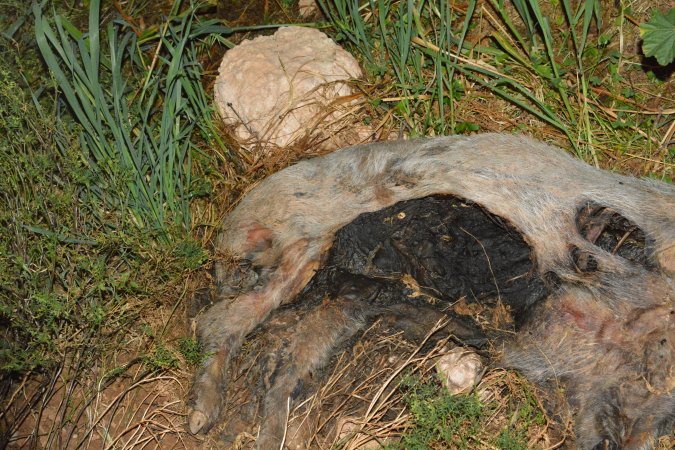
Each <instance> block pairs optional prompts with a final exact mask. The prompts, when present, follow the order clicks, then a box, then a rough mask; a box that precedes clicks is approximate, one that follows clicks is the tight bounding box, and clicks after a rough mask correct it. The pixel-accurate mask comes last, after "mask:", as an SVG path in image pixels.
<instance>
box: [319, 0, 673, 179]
mask: <svg viewBox="0 0 675 450" xmlns="http://www.w3.org/2000/svg"><path fill="white" fill-rule="evenodd" d="M319 3H320V5H321V8H322V10H323V11H324V12H325V14H326V16H327V17H328V18H329V21H330V23H331V24H332V25H333V26H334V28H335V30H336V33H337V35H336V37H337V38H338V39H339V40H341V41H343V42H344V43H345V44H347V45H349V46H350V47H351V48H352V50H353V51H354V52H355V53H357V54H358V55H359V56H360V58H361V59H362V60H363V62H364V65H365V66H366V69H367V72H368V74H369V79H370V80H371V81H372V82H374V84H376V85H378V84H379V85H380V86H381V88H380V90H379V91H378V92H377V93H376V94H375V95H377V96H380V98H390V99H394V100H390V101H388V102H378V103H377V104H378V106H379V108H380V109H381V110H382V111H389V112H392V113H393V116H394V117H395V118H396V120H397V121H398V122H399V127H401V128H403V129H404V130H406V132H407V133H408V134H411V135H413V136H414V135H441V134H450V133H458V132H467V131H476V130H477V127H476V124H473V123H467V122H466V121H465V120H463V119H462V118H461V117H458V115H457V112H456V107H457V105H461V104H462V102H467V101H469V99H468V98H467V96H466V93H467V90H468V89H469V87H471V88H472V89H473V90H474V91H476V90H479V91H483V92H489V93H490V94H492V95H493V96H496V97H499V98H501V99H504V100H505V101H506V102H508V103H510V104H511V105H513V106H515V108H516V109H517V110H520V111H521V113H522V114H526V115H529V116H531V117H532V118H534V119H536V120H538V121H540V122H541V123H542V124H543V125H544V126H547V127H550V128H552V129H554V130H555V132H557V133H560V134H561V135H562V136H564V138H565V139H566V140H567V144H566V145H567V146H568V147H570V148H571V149H573V150H574V151H575V153H576V154H577V155H578V156H579V157H581V158H583V159H585V160H587V161H589V162H591V163H593V164H595V165H599V160H600V159H602V156H603V153H604V154H609V155H610V156H615V155H618V156H621V155H623V154H624V153H625V152H633V153H637V154H638V155H639V156H641V157H644V158H648V159H649V158H651V157H652V156H653V155H654V154H657V153H658V152H660V150H659V139H660V138H661V137H662V134H663V133H664V132H665V130H666V129H667V125H668V122H669V119H668V118H667V117H661V118H660V119H657V120H654V119H655V117H654V116H653V115H651V114H650V113H647V114H641V113H640V111H637V112H636V111H635V110H636V109H639V105H640V102H642V101H644V100H645V99H646V98H649V97H647V96H646V95H645V93H644V92H643V93H640V94H637V93H635V92H634V94H635V95H636V97H633V98H630V99H628V98H626V97H625V96H622V95H621V94H620V93H621V92H622V91H623V90H624V89H626V88H628V87H629V86H630V85H631V84H630V83H629V81H628V79H627V78H625V77H624V74H625V73H626V72H627V70H628V69H629V68H631V67H632V66H628V65H627V64H626V62H625V61H624V60H623V59H622V55H621V54H620V53H619V52H618V51H617V48H618V47H619V40H620V39H621V38H623V34H620V33H623V31H622V30H624V29H627V28H628V25H630V23H628V22H627V20H626V13H627V12H629V11H626V10H625V9H624V7H623V6H619V11H618V15H617V17H616V18H614V19H613V21H612V22H611V23H605V22H603V19H602V18H603V13H604V11H603V8H602V4H603V3H602V2H601V1H600V0H585V1H581V2H575V3H573V2H570V1H569V0H562V1H561V2H556V3H550V2H540V1H538V0H513V1H510V2H507V1H504V0H488V1H483V2H478V1H476V0H469V1H467V2H466V3H465V4H462V5H461V7H460V5H459V4H455V3H452V2H449V1H445V0H440V1H434V2H412V1H408V0H368V1H355V0H331V1H327V0H320V2H319ZM452 5H455V6H454V7H453V6H452ZM634 31H635V32H637V29H635V30H634ZM635 70H637V71H639V70H641V69H640V68H639V67H636V68H635ZM653 87H654V92H655V93H654V96H656V95H657V94H658V93H659V92H660V89H661V88H660V87H659V84H658V82H655V83H654V86H653ZM608 95H609V96H610V97H611V103H610V104H609V105H607V98H606V97H607V96H608ZM636 105H638V106H636ZM491 111H492V112H494V114H495V115H496V116H498V118H500V117H499V111H498V110H495V109H491ZM624 111H625V112H624ZM617 112H618V113H617ZM504 115H505V116H506V117H505V120H509V119H510V118H511V117H508V116H509V114H504ZM527 128H529V127H527ZM512 129H513V130H514V131H518V129H519V128H518V127H512ZM656 158H657V159H660V160H661V161H663V162H664V163H665V164H663V165H662V168H663V170H662V172H661V173H660V174H659V175H660V177H661V178H663V179H668V178H669V177H670V172H671V170H672V167H671V166H668V164H671V163H672V157H671V156H670V155H667V152H666V155H665V156H664V155H663V154H661V155H660V156H657V157H656ZM657 162H658V161H657ZM604 166H607V164H604ZM647 173H649V172H647ZM654 175H657V174H656V173H654ZM657 176H658V175H657Z"/></svg>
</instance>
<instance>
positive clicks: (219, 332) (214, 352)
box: [188, 239, 319, 434]
mask: <svg viewBox="0 0 675 450" xmlns="http://www.w3.org/2000/svg"><path fill="white" fill-rule="evenodd" d="M308 247H309V242H308V240H306V239H302V240H299V241H297V242H295V243H294V244H292V245H291V246H289V247H288V248H287V249H286V250H285V251H284V252H283V256H282V258H281V261H280V264H279V265H278V268H277V269H276V271H275V272H274V273H273V274H271V276H270V278H269V281H268V283H267V284H266V285H265V286H264V287H263V289H259V290H253V291H250V292H248V293H245V294H243V295H241V296H239V297H236V298H234V299H232V300H230V301H221V302H219V303H216V304H215V305H214V306H212V307H211V308H210V309H209V310H208V311H206V313H204V314H203V315H202V316H201V317H200V318H199V320H198V324H197V333H198V337H199V339H200V341H201V342H202V343H203V345H204V350H205V351H206V352H207V353H208V354H210V355H211V356H210V357H209V358H208V359H207V360H206V362H205V363H204V365H203V366H202V368H201V370H200V371H199V372H198V375H197V377H196V378H195V382H194V384H193V387H192V393H191V395H190V397H191V402H190V403H191V406H192V407H191V411H190V413H189V417H188V427H189V429H190V432H191V433H193V434H196V433H199V432H202V433H205V432H207V431H208V430H209V429H210V428H211V427H212V426H213V424H214V423H215V422H216V421H217V420H218V418H219V416H220V412H221V408H222V403H223V394H224V392H225V387H226V384H227V371H228V368H229V362H230V359H231V357H232V355H233V354H234V352H235V351H237V350H238V349H239V348H240V347H241V345H242V343H243V341H244V338H245V337H246V335H247V334H248V333H250V332H251V331H252V330H253V329H254V328H255V327H256V326H257V325H258V324H260V323H261V322H263V321H264V320H265V319H266V318H267V316H268V315H269V313H270V312H271V311H272V310H274V309H276V308H277V307H278V306H279V304H280V303H281V302H282V301H283V300H285V299H290V298H293V297H295V296H296V295H297V293H298V292H299V291H300V289H302V287H304V286H305V284H307V282H308V280H309V279H310V278H311V277H312V276H313V275H314V271H315V269H316V268H317V267H318V265H319V260H318V255H317V254H315V252H310V251H308Z"/></svg>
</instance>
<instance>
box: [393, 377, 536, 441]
mask: <svg viewBox="0 0 675 450" xmlns="http://www.w3.org/2000/svg"><path fill="white" fill-rule="evenodd" d="M401 388H402V389H403V391H404V392H405V397H404V401H405V403H406V405H407V408H408V411H409V412H410V415H411V424H410V428H409V429H408V430H407V431H406V432H405V433H404V435H403V436H402V438H401V440H400V442H398V443H396V444H389V445H387V446H386V448H388V449H390V450H394V449H407V450H409V449H414V450H422V449H442V448H456V449H467V450H468V449H473V448H484V447H496V448H500V449H505V450H506V449H508V450H515V449H519V450H520V449H523V450H524V449H527V448H528V441H527V433H528V430H529V428H530V427H531V426H532V425H534V424H536V425H542V424H544V423H545V419H544V416H543V412H542V411H541V410H540V408H539V407H538V405H537V403H536V400H535V399H534V397H533V395H532V393H531V392H530V391H529V390H528V389H527V388H526V387H523V389H522V392H521V393H520V394H521V398H520V399H518V400H514V403H513V404H509V406H508V408H507V409H506V410H501V411H500V412H499V414H505V415H507V416H508V419H512V418H513V419H517V420H512V422H513V425H505V426H500V428H497V429H487V428H486V427H485V424H486V423H490V422H495V415H496V411H497V409H498V408H500V405H498V404H497V403H496V401H494V400H493V401H491V402H488V403H485V402H482V401H481V400H480V399H479V398H478V395H477V394H475V393H472V394H467V395H450V394H449V393H448V392H447V390H446V389H445V388H443V387H442V385H441V383H440V382H438V380H422V379H420V378H418V377H416V376H414V375H407V376H405V377H404V378H403V379H402V381H401ZM491 427H493V428H494V427H495V425H494V423H493V424H491Z"/></svg>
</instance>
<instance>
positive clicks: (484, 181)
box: [189, 134, 675, 449]
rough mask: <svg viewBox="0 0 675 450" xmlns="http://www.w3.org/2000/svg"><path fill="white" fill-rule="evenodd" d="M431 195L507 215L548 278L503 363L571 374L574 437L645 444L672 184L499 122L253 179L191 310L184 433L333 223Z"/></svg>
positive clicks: (649, 435)
mask: <svg viewBox="0 0 675 450" xmlns="http://www.w3.org/2000/svg"><path fill="white" fill-rule="evenodd" d="M436 194H447V195H452V196H456V197H459V198H463V199H466V200H468V201H471V202H475V203H476V204H478V205H480V206H481V207H482V208H484V209H485V210H487V211H489V212H490V213H491V214H493V215H495V216H498V217H500V218H501V219H503V220H504V221H505V222H508V223H509V224H510V225H511V226H513V227H515V229H517V230H518V231H519V232H520V233H521V234H522V236H523V237H524V239H525V241H526V242H527V244H529V245H530V247H531V249H532V254H533V256H534V259H535V261H536V267H537V271H538V272H539V274H540V275H541V276H542V277H547V278H548V279H555V280H556V286H557V287H556V289H555V290H554V291H553V293H552V294H551V295H550V296H549V298H548V299H546V300H545V301H544V302H542V303H541V304H540V305H538V306H537V307H536V308H534V309H533V311H532V312H531V313H530V314H529V316H528V317H527V318H525V319H526V320H525V321H524V322H525V325H524V326H523V327H522V328H521V329H520V331H519V333H518V336H517V337H516V338H515V339H514V340H513V341H512V342H508V343H506V345H505V348H504V352H503V354H502V355H500V358H499V361H500V362H501V364H503V365H505V366H508V367H512V368H515V369H517V370H520V371H522V372H523V373H524V374H525V375H526V376H527V377H529V378H530V379H531V380H533V381H535V382H540V383H542V384H544V383H549V384H555V385H556V386H557V385H559V384H562V385H563V386H564V387H565V388H566V395H567V398H568V401H569V402H570V404H571V405H572V406H573V407H574V408H575V410H576V425H577V428H576V434H577V444H578V446H579V447H580V448H594V447H597V448H603V447H602V446H609V447H612V446H614V447H615V448H635V449H647V448H652V447H653V445H654V443H655V442H656V439H657V437H658V436H659V435H660V434H664V433H670V432H672V427H673V421H674V420H675V370H673V365H672V363H673V360H675V348H674V345H675V312H674V299H675V294H674V283H673V276H674V274H675V189H674V188H673V187H672V186H670V185H666V184H663V183H658V182H654V181H648V180H640V179H636V178H631V177H625V176H620V175H617V174H613V173H610V172H606V171H600V170H597V169H594V168H592V167H591V166H588V165H587V164H585V163H583V162H581V161H579V160H576V159H574V158H572V157H571V156H569V155H567V154H566V153H565V152H564V151H562V150H561V149H558V148H556V147H552V146H550V145H547V144H544V143H541V142H537V141H534V140H532V139H529V138H526V137H519V136H511V135H500V134H483V135H476V136H469V137H464V136H453V137H440V138H433V139H419V140H412V141H398V142H383V143H377V144H370V145H362V146H356V147H352V148H347V149H343V150H340V151H337V152H335V153H332V154H329V155H327V156H324V157H320V158H315V159H311V160H307V161H303V162H301V163H299V164H296V165H294V166H291V167H289V168H287V169H285V170H282V171H280V172H278V173H276V174H274V175H272V176H270V177H269V178H267V179H266V180H264V181H263V182H262V183H260V184H259V185H258V186H256V187H255V188H254V189H253V190H252V191H250V192H249V193H248V194H247V195H246V196H245V197H244V199H243V200H242V201H241V203H240V204H239V205H238V206H237V208H236V209H235V210H234V211H233V212H232V213H231V214H230V215H229V216H228V217H227V218H226V220H225V222H224V224H223V231H222V234H221V235H220V237H219V239H218V242H217V250H218V251H219V252H222V253H223V254H227V255H229V256H231V257H232V258H233V259H234V261H235V264H234V265H232V264H224V263H223V264H221V265H220V266H219V267H217V268H216V280H217V283H218V285H219V298H218V299H217V300H218V301H217V303H215V304H214V305H213V306H212V307H211V308H210V309H209V310H208V311H206V312H205V313H202V314H201V315H200V316H199V318H198V335H199V338H200V340H201V341H202V343H203V344H204V346H205V351H206V352H209V353H210V354H212V356H211V357H210V358H209V359H208V361H206V363H205V364H204V366H203V367H202V368H201V369H200V371H199V373H198V375H197V376H196V379H195V383H194V386H193V391H192V399H191V413H190V416H189V428H190V430H191V432H193V433H197V432H206V431H208V430H209V429H210V428H211V426H212V425H213V424H214V423H215V422H216V421H217V420H218V419H219V415H220V412H221V405H222V402H223V398H222V396H223V392H224V391H225V386H226V383H227V380H226V378H227V372H228V364H229V360H230V358H231V356H232V355H233V354H234V352H237V351H238V349H239V348H240V346H241V345H242V343H243V340H244V338H245V337H246V335H247V334H248V333H249V332H251V331H252V330H253V329H254V328H255V327H256V326H257V325H258V324H260V323H261V322H262V321H264V320H265V319H266V318H267V317H268V315H269V314H270V312H271V311H273V310H274V309H275V308H277V307H278V306H279V305H281V304H282V303H287V302H290V301H292V300H293V299H294V298H295V297H296V295H297V294H298V293H299V292H300V291H301V290H302V289H303V287H304V286H305V285H306V284H307V283H308V282H309V280H310V279H311V278H312V276H313V275H314V272H315V270H316V269H317V268H319V267H320V266H321V263H322V258H323V257H324V256H325V254H326V252H327V251H328V249H329V248H330V247H331V245H332V243H333V237H334V235H335V233H336V231H337V230H339V229H340V228H341V227H343V226H345V225H346V224H348V223H350V222H352V221H353V220H354V219H355V218H356V217H357V216H359V215H360V214H362V213H366V212H372V211H379V210H381V209H383V208H386V207H389V206H391V205H394V204H396V203H398V202H401V201H404V200H410V199H418V198H422V197H426V196H430V195H436ZM587 205H594V207H596V206H597V205H599V206H600V207H602V208H604V209H605V210H607V211H613V212H615V213H616V214H617V215H618V217H619V218H620V219H621V220H624V219H625V222H626V223H629V224H630V226H631V227H633V228H631V229H630V230H632V229H636V230H639V231H640V232H641V233H643V234H644V236H645V239H646V242H647V243H648V249H646V250H645V252H646V254H647V261H646V262H645V261H642V262H636V261H632V260H630V259H629V258H626V257H622V256H621V255H620V254H619V253H617V251H616V250H615V249H614V250H613V249H603V248H602V247H601V246H599V244H598V243H597V242H596V239H597V238H598V236H599V235H600V234H601V233H602V231H603V226H604V225H603V223H602V222H601V223H600V225H597V224H594V223H590V222H589V223H590V225H589V224H586V225H588V226H581V225H583V224H581V225H580V223H579V222H580V220H581V219H580V217H581V216H580V210H583V209H584V208H585V207H587ZM588 208H590V206H588ZM583 220H586V219H583ZM589 220H590V219H589ZM580 230H581V231H580ZM630 230H629V231H627V233H626V235H627V236H628V235H629V234H630V233H632V231H630ZM596 244H598V245H596ZM316 314H318V315H320V314H322V313H320V312H317V313H316ZM317 317H318V316H317ZM347 328H349V327H347ZM310 329H311V327H307V330H310ZM307 332H308V331H301V333H300V334H302V333H307ZM347 334H349V332H347ZM304 351H307V350H306V349H305V350H304ZM316 351H317V352H318V353H321V352H319V351H318V350H316ZM312 358H313V360H316V361H321V360H323V359H325V355H323V354H321V355H319V354H316V355H314V356H312ZM280 389H282V390H283V392H282V393H281V394H280V392H281V391H278V392H275V393H274V395H275V396H276V397H275V398H277V397H278V398H281V397H282V396H284V395H287V394H288V392H286V391H287V390H288V387H287V386H284V387H283V388H281V387H280ZM282 394H283V395H282ZM270 398H271V397H270ZM268 400H269V399H268ZM274 426H275V427H276V428H279V425H278V423H276V422H275V425H274ZM277 435H278V430H277V431H274V430H268V429H265V428H264V426H263V430H262V431H261V436H264V444H262V443H261V444H259V445H260V448H273V447H275V446H276V448H278V445H279V444H280V437H277Z"/></svg>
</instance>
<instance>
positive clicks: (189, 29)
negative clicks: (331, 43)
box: [33, 0, 230, 237]
mask: <svg viewBox="0 0 675 450" xmlns="http://www.w3.org/2000/svg"><path fill="white" fill-rule="evenodd" d="M181 5H182V2H175V3H174V6H173V10H172V14H171V17H172V19H171V20H169V21H167V22H166V23H164V24H163V26H161V27H160V28H159V29H156V30H151V31H149V32H145V33H143V34H140V35H137V34H136V33H135V32H134V31H133V30H132V29H130V27H128V26H126V24H124V23H123V22H121V21H111V22H108V23H107V25H106V26H101V24H100V21H99V16H100V1H99V0H92V1H91V3H90V8H89V28H88V30H87V31H86V32H82V31H80V30H78V29H77V28H76V27H75V26H74V25H73V24H72V23H70V22H69V21H68V19H67V18H66V17H65V16H62V15H58V14H57V15H56V16H55V17H54V20H53V27H52V25H51V24H50V23H49V20H48V18H47V17H45V16H44V15H43V14H42V10H41V8H40V7H39V6H38V5H37V4H35V5H34V8H33V14H34V16H35V32H36V39H37V44H38V46H39V48H40V51H41V53H42V57H43V58H44V60H45V63H46V64H47V66H48V68H49V70H50V72H51V73H52V74H53V76H54V78H55V80H56V82H57V85H58V88H59V90H60V91H61V93H62V95H63V98H64V99H65V102H66V103H67V105H68V107H69V108H70V112H71V113H72V115H73V117H74V119H75V120H76V122H77V134H78V135H79V144H80V148H81V150H82V151H83V153H84V158H83V160H84V161H85V162H86V165H87V168H88V173H87V174H86V176H87V179H86V180H85V183H86V188H87V193H88V194H89V195H91V196H92V197H94V201H95V202H98V204H99V205H100V210H99V211H97V213H98V214H99V215H101V216H102V215H104V214H105V212H104V209H109V208H112V209H116V210H126V211H129V213H130V214H131V216H132V220H133V221H134V223H135V224H136V225H137V226H138V227H140V228H143V229H148V230H151V231H153V232H159V233H165V232H166V231H167V229H168V228H170V227H171V225H180V226H182V227H183V228H184V229H185V230H189V227H190V209H189V205H190V200H191V198H192V196H193V192H192V191H191V182H192V180H191V175H192V169H191V162H192V161H191V158H192V157H191V153H192V152H193V151H194V150H195V136H194V134H195V131H196V130H199V131H201V133H202V136H205V137H207V138H210V137H212V136H214V135H215V133H214V126H213V124H212V122H211V118H210V116H211V111H210V107H209V105H208V101H207V97H206V95H205V93H204V90H203V88H202V84H201V66H200V65H199V62H198V60H197V42H198V38H199V36H201V35H203V34H206V33H215V32H220V33H229V32H230V30H229V29H227V28H225V27H220V29H218V28H217V27H216V26H215V25H214V23H212V22H207V23H200V22H199V21H198V20H197V19H196V18H195V13H196V9H195V8H194V7H189V8H187V9H184V10H181ZM162 237H166V234H165V235H164V236H162Z"/></svg>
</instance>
